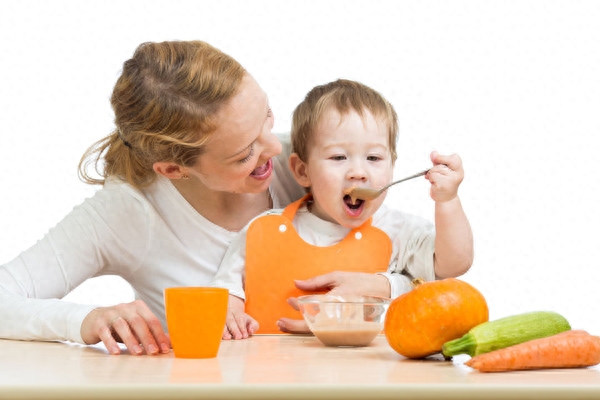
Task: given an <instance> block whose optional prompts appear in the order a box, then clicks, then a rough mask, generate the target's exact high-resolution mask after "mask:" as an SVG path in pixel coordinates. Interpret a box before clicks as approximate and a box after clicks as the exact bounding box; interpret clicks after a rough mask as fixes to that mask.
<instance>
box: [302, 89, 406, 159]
mask: <svg viewBox="0 0 600 400" xmlns="http://www.w3.org/2000/svg"><path fill="white" fill-rule="evenodd" d="M330 107H334V108H335V109H336V110H337V111H338V112H339V113H340V114H341V115H344V114H347V113H348V112H350V111H352V110H353V111H356V112H357V113H358V114H359V115H360V116H363V117H364V112H365V110H368V111H369V112H370V113H371V114H373V116H374V117H375V118H377V119H380V120H383V122H385V123H386V124H387V126H388V135H389V146H390V152H391V158H392V162H395V161H396V158H397V157H398V156H397V153H396V141H397V138H398V117H397V115H396V111H394V108H393V107H392V105H391V104H390V103H389V102H388V101H387V100H386V99H385V98H384V97H383V96H382V95H381V94H380V93H379V92H377V91H375V90H373V89H371V88H370V87H368V86H366V85H363V84H362V83H359V82H356V81H351V80H347V79H338V80H337V81H334V82H330V83H327V84H325V85H320V86H316V87H314V88H313V89H312V90H311V91H310V92H308V94H307V95H306V97H305V98H304V100H303V101H302V102H301V103H300V104H299V105H298V106H297V107H296V109H295V110H294V113H293V116H292V132H291V135H292V151H293V152H294V153H297V154H298V157H299V158H300V159H301V160H302V161H304V162H306V161H307V158H308V146H309V141H310V139H311V137H312V135H313V134H314V132H315V130H316V129H317V125H318V124H319V122H320V120H321V117H322V116H323V113H324V112H325V111H327V110H328V109H329V108H330Z"/></svg>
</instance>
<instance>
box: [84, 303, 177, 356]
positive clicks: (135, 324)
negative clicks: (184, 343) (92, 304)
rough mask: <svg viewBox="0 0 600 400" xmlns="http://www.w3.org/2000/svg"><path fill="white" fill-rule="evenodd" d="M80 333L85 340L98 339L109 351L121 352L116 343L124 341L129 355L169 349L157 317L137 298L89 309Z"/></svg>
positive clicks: (112, 352) (160, 351) (163, 351)
mask: <svg viewBox="0 0 600 400" xmlns="http://www.w3.org/2000/svg"><path fill="white" fill-rule="evenodd" d="M81 337H82V338H83V341H84V342H85V343H87V344H96V343H98V342H100V341H102V343H104V345H105V346H106V348H107V349H108V351H109V353H110V354H120V353H121V348H120V347H119V345H118V343H124V344H125V346H127V349H128V350H129V352H130V353H131V354H133V355H141V354H144V353H146V354H150V355H155V354H158V353H168V352H169V351H170V349H171V341H170V340H169V337H168V336H167V334H166V333H165V332H164V330H163V328H162V325H161V323H160V321H159V320H158V318H157V317H156V316H155V315H154V314H153V313H152V311H150V309H149V308H148V306H147V305H146V303H144V302H143V301H141V300H136V301H133V302H131V303H124V304H118V305H116V306H111V307H99V308H96V309H94V310H92V311H91V312H90V313H89V314H88V315H87V316H86V317H85V318H84V320H83V322H82V324H81Z"/></svg>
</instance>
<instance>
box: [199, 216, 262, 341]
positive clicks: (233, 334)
mask: <svg viewBox="0 0 600 400" xmlns="http://www.w3.org/2000/svg"><path fill="white" fill-rule="evenodd" d="M247 231H248V229H247V227H246V228H244V229H243V230H241V231H240V232H239V234H238V235H237V236H236V237H235V238H234V239H233V240H232V241H231V244H230V245H229V248H228V249H227V252H226V253H225V256H224V257H223V260H222V261H221V265H220V266H219V270H218V271H217V274H216V275H215V277H214V278H213V280H212V282H211V284H210V285H211V286H214V287H222V288H226V289H228V290H229V304H228V306H227V319H226V321H225V327H224V328H223V339H224V340H230V339H236V340H237V339H246V338H248V337H250V336H252V335H253V334H254V332H256V331H257V330H258V322H257V321H256V320H255V319H254V318H252V317H250V316H249V315H248V314H246V313H245V312H244V308H245V303H244V299H245V293H244V283H243V276H244V265H245V263H246V260H245V258H246V234H247Z"/></svg>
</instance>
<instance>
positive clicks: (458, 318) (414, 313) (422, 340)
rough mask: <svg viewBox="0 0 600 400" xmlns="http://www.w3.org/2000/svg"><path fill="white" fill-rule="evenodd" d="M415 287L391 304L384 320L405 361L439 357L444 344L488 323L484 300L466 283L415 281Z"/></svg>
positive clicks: (389, 340)
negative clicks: (436, 355) (437, 354)
mask: <svg viewBox="0 0 600 400" xmlns="http://www.w3.org/2000/svg"><path fill="white" fill-rule="evenodd" d="M413 286H414V288H413V290H411V291H410V292H407V293H404V294H403V295H401V296H399V297H397V298H396V299H395V300H394V301H392V303H391V304H390V307H389V309H388V311H387V314H386V317H385V337H386V338H387V341H388V343H389V344H390V346H391V347H392V348H393V349H394V350H396V351H397V352H398V353H400V354H401V355H403V356H404V357H408V358H423V357H426V356H429V355H431V354H435V353H439V352H440V351H441V350H442V345H443V344H444V343H446V342H447V341H449V340H453V339H456V338H459V337H461V336H463V335H464V334H465V333H467V332H468V331H469V330H470V329H471V328H474V327H475V326H477V325H479V324H482V323H484V322H486V321H488V319H489V313H488V306H487V302H486V301H485V298H484V297H483V295H482V294H481V293H480V292H479V291H478V290H477V289H475V288H474V287H473V286H471V285H469V284H468V283H466V282H463V281H461V280H458V279H454V278H448V279H442V280H438V281H432V282H425V281H423V280H422V279H415V280H414V281H413Z"/></svg>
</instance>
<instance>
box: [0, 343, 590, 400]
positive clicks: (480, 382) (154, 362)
mask: <svg viewBox="0 0 600 400" xmlns="http://www.w3.org/2000/svg"><path fill="white" fill-rule="evenodd" d="M465 359H468V356H464V357H462V359H461V358H459V359H458V360H455V361H454V362H451V361H443V360H442V359H441V358H440V359H433V360H428V359H426V360H408V359H406V358H404V357H402V356H400V355H399V354H397V353H396V352H394V350H392V348H391V347H389V345H388V344H387V342H386V339H385V337H384V336H383V335H380V337H378V338H377V339H376V340H375V342H374V343H373V344H372V345H371V346H369V347H363V348H331V347H325V346H323V345H322V344H321V343H320V342H319V341H318V340H317V339H316V338H314V337H312V336H290V335H257V336H254V337H253V338H251V339H248V340H240V341H224V342H222V344H221V348H220V350H219V355H218V357H217V358H213V359H198V360H192V359H178V358H175V357H174V356H173V353H172V352H171V353H169V354H165V355H160V356H132V355H129V354H127V352H125V353H123V354H121V355H119V356H111V355H109V354H108V353H107V352H106V349H105V348H104V347H102V346H80V345H74V344H67V343H52V342H49V343H42V342H22V341H11V340H0V399H82V398H85V399H93V398H98V399H195V398H202V399H286V400H290V399H326V398H329V399H395V400H397V399H436V400H440V399H470V398H473V399H475V398H482V399H489V400H492V399H517V398H518V399H533V398H536V399H539V398H542V399H546V400H550V399H563V398H564V399H575V398H577V399H600V368H599V367H598V366H595V367H591V368H581V369H560V370H558V369H557V370H543V371H519V372H510V373H495V374H485V373H480V372H477V371H474V370H472V369H470V368H468V367H466V366H464V365H463V364H462V361H464V360H465Z"/></svg>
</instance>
